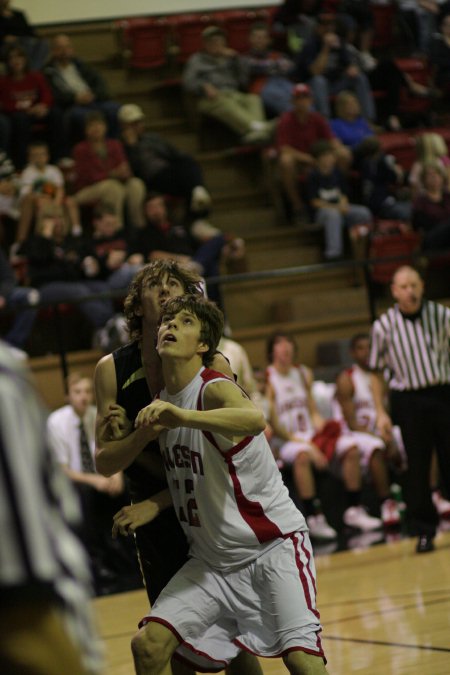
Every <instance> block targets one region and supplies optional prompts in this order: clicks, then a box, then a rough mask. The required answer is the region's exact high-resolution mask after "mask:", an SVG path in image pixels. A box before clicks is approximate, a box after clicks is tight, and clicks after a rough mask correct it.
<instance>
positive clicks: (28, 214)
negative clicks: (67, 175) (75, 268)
mask: <svg viewBox="0 0 450 675" xmlns="http://www.w3.org/2000/svg"><path fill="white" fill-rule="evenodd" d="M49 203H53V204H56V205H57V206H62V207H63V208H67V215H68V218H69V222H70V224H71V228H72V231H74V232H75V233H77V232H80V230H81V227H80V217H79V212H78V207H77V205H76V204H75V202H74V201H73V199H72V198H71V197H66V194H65V188H64V177H63V174H62V173H61V171H60V169H59V168H58V167H57V166H55V165H53V164H49V152H48V146H47V144H46V143H44V141H34V142H33V143H31V144H30V145H29V146H28V165H27V166H26V167H25V169H24V170H23V171H22V174H21V175H20V179H19V209H20V217H19V223H18V227H17V234H16V248H18V246H19V245H20V244H21V243H22V242H23V241H25V239H26V238H27V236H28V234H29V232H30V229H31V226H32V224H33V221H34V219H35V218H36V217H39V212H40V211H41V210H42V208H44V207H45V206H46V205H48V204H49Z"/></svg>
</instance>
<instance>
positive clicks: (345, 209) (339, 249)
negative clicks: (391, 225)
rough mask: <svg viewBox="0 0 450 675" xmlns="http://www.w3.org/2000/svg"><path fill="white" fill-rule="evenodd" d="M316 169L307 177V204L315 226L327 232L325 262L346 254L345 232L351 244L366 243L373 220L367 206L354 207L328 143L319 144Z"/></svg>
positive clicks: (316, 149)
mask: <svg viewBox="0 0 450 675" xmlns="http://www.w3.org/2000/svg"><path fill="white" fill-rule="evenodd" d="M314 157H315V159H316V162H317V166H316V168H315V169H313V170H312V171H311V172H310V173H309V174H308V177H307V192H308V203H309V206H310V208H311V209H312V211H313V214H314V215H313V217H314V222H315V223H317V224H318V225H320V226H321V227H323V228H324V232H325V251H324V256H325V259H326V260H336V259H339V258H341V257H342V256H343V254H344V239H343V233H344V228H348V230H349V235H350V240H351V242H352V244H354V242H355V241H356V240H358V239H360V238H364V239H367V235H368V234H369V231H370V227H371V224H372V221H373V216H372V214H371V212H370V211H369V209H368V208H367V207H366V206H361V205H359V204H351V203H350V201H349V190H348V187H347V182H346V180H345V176H344V174H343V173H342V172H341V171H340V170H339V169H338V168H337V166H336V155H335V152H334V149H333V147H332V146H331V145H330V143H329V142H327V141H320V142H318V143H316V145H315V148H314Z"/></svg>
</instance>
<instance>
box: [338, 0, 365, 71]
mask: <svg viewBox="0 0 450 675" xmlns="http://www.w3.org/2000/svg"><path fill="white" fill-rule="evenodd" d="M337 10H338V13H339V18H340V19H341V21H342V22H343V23H344V24H345V25H346V26H347V28H348V30H349V31H350V32H352V33H353V35H352V39H350V42H352V43H354V44H357V45H358V48H359V50H360V53H361V56H362V59H363V61H364V62H365V63H366V64H367V65H370V64H371V63H372V61H373V56H372V54H371V53H370V51H371V47H372V39H373V30H374V19H373V11H372V9H371V7H370V3H368V2H366V0H340V2H338V6H337Z"/></svg>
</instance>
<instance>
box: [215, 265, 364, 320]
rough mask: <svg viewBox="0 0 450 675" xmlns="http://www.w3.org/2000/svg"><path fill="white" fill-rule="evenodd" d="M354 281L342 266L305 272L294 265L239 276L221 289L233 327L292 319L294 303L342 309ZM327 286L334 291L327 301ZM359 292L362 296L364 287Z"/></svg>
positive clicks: (318, 311) (313, 309)
mask: <svg viewBox="0 0 450 675" xmlns="http://www.w3.org/2000/svg"><path fill="white" fill-rule="evenodd" d="M353 283H354V275H353V271H352V270H351V269H346V268H343V267H338V268H334V267H333V268H331V269H327V270H320V271H310V272H308V273H307V274H305V273H300V272H298V271H296V270H295V269H294V270H292V271H286V272H285V273H282V274H274V275H273V276H270V277H267V278H260V279H255V280H251V281H247V280H245V278H244V279H242V278H240V280H239V281H237V282H231V283H226V284H224V285H223V287H222V293H223V298H224V305H225V310H226V315H227V318H228V321H229V323H230V325H231V327H232V329H241V328H252V327H257V326H263V325H265V324H266V323H270V322H272V321H274V320H277V321H285V320H289V321H291V320H292V319H293V315H294V307H295V306H300V307H301V311H303V312H305V313H307V312H310V313H313V314H314V315H317V316H318V315H322V314H328V313H334V314H336V313H339V312H342V311H343V310H344V309H345V308H346V305H347V300H346V294H347V291H348V290H349V289H351V288H352V284H353ZM330 289H334V293H333V295H332V299H331V300H330V301H328V300H327V297H328V296H329V294H330V292H331V290H330ZM358 290H359V289H358ZM336 291H341V292H342V294H341V293H339V292H338V293H336ZM361 296H362V297H364V298H365V296H364V292H363V291H361ZM294 299H295V301H294ZM302 299H303V300H302ZM298 303H300V305H299V304H298ZM299 311H300V310H299Z"/></svg>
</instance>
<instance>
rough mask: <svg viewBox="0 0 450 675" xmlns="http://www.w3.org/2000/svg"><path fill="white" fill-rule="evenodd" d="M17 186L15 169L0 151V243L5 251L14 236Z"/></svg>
mask: <svg viewBox="0 0 450 675" xmlns="http://www.w3.org/2000/svg"><path fill="white" fill-rule="evenodd" d="M18 195H19V185H18V180H17V175H16V169H15V166H14V164H13V163H12V161H11V159H10V158H9V157H8V155H7V154H6V152H3V151H2V150H0V232H1V235H0V241H1V245H2V246H3V247H4V248H5V249H6V248H8V247H9V245H10V244H12V242H13V241H14V238H15V236H16V225H17V218H18V217H19V209H18Z"/></svg>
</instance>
